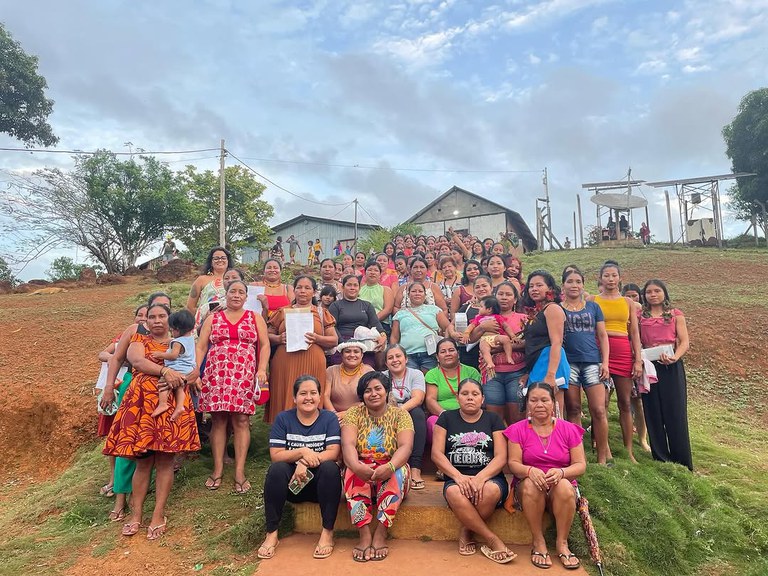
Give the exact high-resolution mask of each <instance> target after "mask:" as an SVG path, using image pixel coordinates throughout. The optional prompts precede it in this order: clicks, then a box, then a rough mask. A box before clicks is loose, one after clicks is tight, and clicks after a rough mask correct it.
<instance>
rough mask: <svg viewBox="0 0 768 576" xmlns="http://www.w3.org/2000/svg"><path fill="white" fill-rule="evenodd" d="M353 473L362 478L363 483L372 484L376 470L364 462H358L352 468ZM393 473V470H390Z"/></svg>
mask: <svg viewBox="0 0 768 576" xmlns="http://www.w3.org/2000/svg"><path fill="white" fill-rule="evenodd" d="M352 472H354V473H355V476H357V477H358V478H360V480H362V481H363V482H371V481H372V480H373V474H374V472H375V470H374V469H373V468H371V466H369V465H368V464H363V463H362V462H358V463H357V464H356V465H355V466H354V468H352ZM390 472H391V470H390Z"/></svg>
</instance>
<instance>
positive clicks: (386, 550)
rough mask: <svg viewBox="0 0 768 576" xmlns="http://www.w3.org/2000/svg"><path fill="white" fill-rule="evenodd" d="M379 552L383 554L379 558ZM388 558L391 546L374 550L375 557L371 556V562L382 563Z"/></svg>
mask: <svg viewBox="0 0 768 576" xmlns="http://www.w3.org/2000/svg"><path fill="white" fill-rule="evenodd" d="M371 548H373V546H371ZM379 552H382V556H379ZM387 556H389V546H382V547H381V548H373V556H371V560H373V561H374V562H381V561H382V560H386V559H387Z"/></svg>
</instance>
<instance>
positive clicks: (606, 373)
mask: <svg viewBox="0 0 768 576" xmlns="http://www.w3.org/2000/svg"><path fill="white" fill-rule="evenodd" d="M610 377H611V369H610V368H608V364H607V363H605V362H604V363H602V364H600V375H599V376H598V378H600V381H601V382H605V381H606V380H608V378H610Z"/></svg>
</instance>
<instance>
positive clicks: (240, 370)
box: [196, 280, 269, 494]
mask: <svg viewBox="0 0 768 576" xmlns="http://www.w3.org/2000/svg"><path fill="white" fill-rule="evenodd" d="M247 296H248V288H247V286H246V285H245V282H241V281H240V280H235V281H234V282H232V283H231V284H230V285H229V288H227V293H226V302H227V307H226V309H225V310H221V311H219V312H214V313H213V314H211V315H210V316H208V318H206V319H205V322H203V326H202V328H201V330H200V336H199V337H198V339H197V349H196V356H197V368H198V370H199V369H200V364H201V362H202V359H203V356H204V355H205V354H206V351H207V359H206V363H205V371H204V372H203V376H202V386H201V388H200V405H199V409H200V411H201V412H210V413H211V432H210V442H211V453H212V455H213V471H212V472H211V475H210V476H209V477H208V479H207V480H206V481H205V487H206V488H208V490H218V489H219V488H220V487H221V479H222V476H223V471H224V449H225V446H226V442H227V422H231V423H232V428H233V430H234V439H235V492H236V493H238V494H245V493H246V492H248V491H249V490H250V489H251V484H250V482H248V480H247V479H246V477H245V457H246V455H247V454H248V446H249V445H250V442H251V431H250V416H252V415H253V414H254V412H255V411H256V403H257V401H258V402H259V403H261V404H263V403H264V402H265V401H266V400H267V399H268V398H269V388H268V384H267V366H268V364H269V337H268V335H267V325H266V324H265V323H264V319H263V318H262V317H261V316H259V315H257V314H255V313H254V312H253V311H251V310H245V309H244V308H243V305H244V304H245V300H246V298H247Z"/></svg>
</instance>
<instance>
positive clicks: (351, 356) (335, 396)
mask: <svg viewBox="0 0 768 576" xmlns="http://www.w3.org/2000/svg"><path fill="white" fill-rule="evenodd" d="M338 350H339V351H340V352H341V364H337V365H335V366H328V368H327V369H326V371H325V390H323V407H324V408H325V409H326V410H330V411H331V412H335V413H336V415H337V416H338V418H339V420H341V419H342V418H343V417H344V413H345V412H346V411H347V410H348V409H349V408H351V407H352V406H354V405H355V404H359V403H360V399H359V398H358V397H357V383H358V381H359V380H360V377H361V376H362V375H363V374H365V373H366V372H371V371H372V370H373V368H371V367H370V366H368V365H367V364H363V347H362V345H361V344H360V343H359V342H355V341H353V340H350V341H349V342H342V343H341V344H339V346H338Z"/></svg>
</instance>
